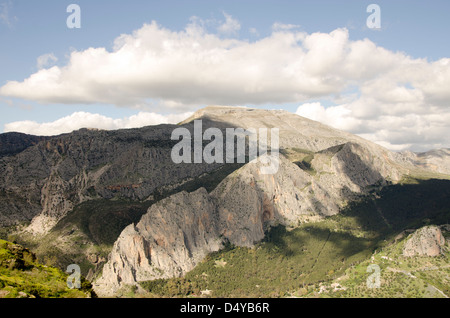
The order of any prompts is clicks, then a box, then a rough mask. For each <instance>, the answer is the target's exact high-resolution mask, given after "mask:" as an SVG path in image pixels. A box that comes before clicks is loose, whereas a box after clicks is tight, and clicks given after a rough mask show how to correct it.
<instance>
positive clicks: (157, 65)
mask: <svg viewBox="0 0 450 318" xmlns="http://www.w3.org/2000/svg"><path fill="white" fill-rule="evenodd" d="M224 17H225V21H224V22H223V23H222V24H221V25H219V26H218V30H217V31H218V33H217V34H214V33H211V32H209V31H208V30H207V28H206V26H208V25H209V26H210V25H211V22H208V21H203V20H201V19H199V18H192V19H191V22H190V23H189V24H188V25H187V26H186V27H185V29H184V30H181V31H172V30H168V29H166V28H163V27H162V26H160V25H158V24H157V23H156V22H152V23H150V24H146V25H144V26H142V27H141V28H140V29H138V30H135V31H134V32H133V33H132V34H123V35H121V36H119V37H118V38H116V39H115V41H114V48H113V49H112V50H111V51H108V50H107V49H106V48H103V47H98V48H89V49H86V50H83V51H74V52H72V53H71V55H70V61H69V62H68V63H67V65H65V66H53V67H47V68H42V69H40V70H38V71H37V72H35V73H34V74H31V75H30V76H29V77H28V78H26V79H25V80H23V81H22V82H18V81H9V82H7V83H6V84H5V85H4V86H3V87H0V95H3V96H5V97H8V98H9V97H16V98H22V99H27V100H33V101H37V102H41V103H65V104H71V103H72V104H76V103H86V104H95V103H106V104H114V105H118V106H124V107H135V108H138V107H141V106H142V105H145V106H146V107H147V108H145V109H147V110H149V111H161V107H163V108H165V109H166V110H167V109H170V111H171V112H180V111H188V110H192V109H194V106H195V108H197V107H198V106H199V105H205V104H217V105H248V104H251V105H258V104H283V103H297V102H298V103H302V102H303V101H311V100H321V99H328V100H332V101H334V102H335V103H336V105H335V106H331V107H328V108H325V107H323V106H322V105H320V104H319V105H317V104H316V105H309V106H305V105H303V106H300V107H299V111H298V112H299V113H300V114H307V115H308V116H312V117H314V119H316V120H319V121H323V122H324V123H327V124H329V125H331V126H335V127H337V128H339V129H343V130H347V131H350V132H353V133H358V134H361V135H364V136H367V137H368V138H371V140H374V141H377V142H379V143H384V144H386V145H390V147H391V148H392V149H394V148H397V149H398V148H402V147H410V146H411V147H418V148H420V147H429V146H439V145H441V146H446V147H450V144H449V143H450V142H449V141H447V140H448V138H446V136H448V135H449V134H450V131H449V129H448V126H449V125H448V122H449V121H448V120H449V119H450V116H449V113H450V110H449V107H450V89H449V87H450V58H443V59H440V60H438V61H433V62H430V61H428V60H426V59H413V58H411V57H409V56H408V55H406V54H405V53H402V52H392V51H390V50H387V49H385V48H383V47H380V46H377V45H376V44H375V43H373V42H372V41H370V40H368V39H364V40H358V41H352V40H350V38H349V33H348V30H347V29H336V30H334V31H332V32H330V33H321V32H317V33H312V34H308V33H305V32H301V31H300V30H299V29H298V26H295V25H283V24H280V23H278V24H274V25H273V32H272V34H270V35H269V36H266V37H264V38H259V37H258V39H255V40H253V41H248V40H240V39H238V38H236V37H234V36H233V33H236V32H237V31H238V30H239V29H240V27H241V25H240V23H239V21H237V20H236V19H234V18H233V17H232V16H230V15H228V14H226V13H224ZM45 62H52V59H51V58H50V57H49V59H47V60H46V61H45ZM44 64H45V63H43V64H42V65H44ZM154 105H156V106H154ZM152 107H153V108H152ZM158 107H159V109H158V110H155V108H158ZM141 109H143V108H142V107H141ZM442 119H445V120H447V121H446V122H445V121H444V122H443V121H442Z"/></svg>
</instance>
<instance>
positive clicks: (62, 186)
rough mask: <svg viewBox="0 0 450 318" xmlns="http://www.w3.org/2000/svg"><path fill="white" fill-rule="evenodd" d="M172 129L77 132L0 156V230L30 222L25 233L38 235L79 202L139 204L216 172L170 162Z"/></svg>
mask: <svg viewBox="0 0 450 318" xmlns="http://www.w3.org/2000/svg"><path fill="white" fill-rule="evenodd" d="M175 127H176V126H175V125H160V126H149V127H144V128H141V129H125V130H118V131H101V130H88V129H81V130H79V131H75V132H73V133H70V134H64V135H60V136H55V137H52V138H48V139H44V140H41V141H40V142H38V143H36V144H34V145H29V146H27V147H26V149H24V150H23V151H20V152H19V153H17V154H15V155H13V156H12V155H11V156H3V157H0V203H1V204H0V226H2V227H4V226H11V225H15V224H18V223H23V222H29V221H31V225H30V226H29V227H28V231H30V232H32V233H35V234H43V233H46V232H48V231H49V230H50V229H51V228H52V227H53V226H54V225H55V224H56V223H57V222H58V221H59V220H60V219H61V218H63V217H64V216H65V215H66V214H67V213H68V212H69V211H71V210H72V209H73V207H74V206H76V205H77V204H79V203H81V202H84V201H88V200H92V199H111V198H115V197H118V198H126V199H131V200H141V201H142V200H145V199H147V198H148V197H149V196H150V195H153V194H154V193H155V191H157V190H158V189H161V188H164V187H170V186H174V185H176V184H179V183H180V182H183V181H185V180H190V179H193V178H195V177H198V176H199V175H201V174H203V173H207V172H209V171H211V170H214V169H217V167H218V165H215V164H211V165H210V164H179V165H176V164H174V163H173V162H172V160H171V157H170V154H171V149H172V146H173V145H174V143H175V141H172V140H171V139H170V134H171V132H172V131H173V129H174V128H175ZM3 139H5V137H3ZM33 140H34V139H33ZM16 148H17V147H15V148H14V149H16ZM11 151H12V150H11Z"/></svg>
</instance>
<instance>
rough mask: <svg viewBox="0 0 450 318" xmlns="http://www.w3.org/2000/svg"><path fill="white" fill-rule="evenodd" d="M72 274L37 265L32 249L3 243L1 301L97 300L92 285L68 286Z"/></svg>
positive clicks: (0, 252) (84, 281)
mask: <svg viewBox="0 0 450 318" xmlns="http://www.w3.org/2000/svg"><path fill="white" fill-rule="evenodd" d="M67 278H68V274H66V273H63V272H62V271H61V270H60V269H58V268H54V267H51V266H46V265H42V264H40V263H38V262H37V261H36V256H35V255H34V254H33V253H32V252H30V251H29V250H28V249H26V248H24V247H22V246H20V245H18V244H14V243H11V242H8V241H4V240H0V298H86V297H93V296H95V293H94V292H93V291H92V286H91V284H90V283H89V282H88V281H86V280H85V279H82V280H81V288H80V289H76V288H73V289H70V288H69V287H68V286H67Z"/></svg>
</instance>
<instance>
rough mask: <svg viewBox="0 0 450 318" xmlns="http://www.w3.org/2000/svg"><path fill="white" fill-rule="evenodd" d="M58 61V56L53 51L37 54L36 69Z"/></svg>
mask: <svg viewBox="0 0 450 318" xmlns="http://www.w3.org/2000/svg"><path fill="white" fill-rule="evenodd" d="M57 61H58V58H57V57H56V56H55V55H54V54H53V53H46V54H43V55H41V56H39V57H38V58H37V60H36V66H37V68H38V69H42V68H44V67H48V66H50V65H53V64H54V63H56V62H57Z"/></svg>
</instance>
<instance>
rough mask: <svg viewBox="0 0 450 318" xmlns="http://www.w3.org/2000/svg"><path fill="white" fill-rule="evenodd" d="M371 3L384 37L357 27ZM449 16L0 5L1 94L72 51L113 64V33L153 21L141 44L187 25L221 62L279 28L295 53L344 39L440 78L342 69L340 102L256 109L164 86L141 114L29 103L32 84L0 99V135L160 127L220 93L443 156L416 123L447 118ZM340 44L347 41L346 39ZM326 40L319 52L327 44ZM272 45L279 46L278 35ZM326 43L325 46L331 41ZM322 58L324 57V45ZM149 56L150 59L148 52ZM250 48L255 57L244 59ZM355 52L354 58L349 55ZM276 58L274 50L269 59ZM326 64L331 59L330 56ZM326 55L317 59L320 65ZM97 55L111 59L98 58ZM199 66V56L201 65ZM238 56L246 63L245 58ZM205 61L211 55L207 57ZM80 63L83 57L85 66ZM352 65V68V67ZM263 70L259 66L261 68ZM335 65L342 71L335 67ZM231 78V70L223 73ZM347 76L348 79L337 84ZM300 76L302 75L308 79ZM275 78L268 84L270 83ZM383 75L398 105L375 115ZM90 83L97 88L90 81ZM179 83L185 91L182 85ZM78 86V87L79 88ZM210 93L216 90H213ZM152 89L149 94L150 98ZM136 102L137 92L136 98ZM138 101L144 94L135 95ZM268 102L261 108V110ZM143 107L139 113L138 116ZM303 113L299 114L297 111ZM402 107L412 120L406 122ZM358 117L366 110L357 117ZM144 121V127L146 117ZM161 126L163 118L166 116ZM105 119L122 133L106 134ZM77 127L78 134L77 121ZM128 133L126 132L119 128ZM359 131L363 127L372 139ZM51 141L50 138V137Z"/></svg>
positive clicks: (398, 6) (324, 7)
mask: <svg viewBox="0 0 450 318" xmlns="http://www.w3.org/2000/svg"><path fill="white" fill-rule="evenodd" d="M71 3H76V4H78V5H79V6H80V8H81V28H80V29H69V28H68V27H67V25H66V19H67V17H68V16H69V14H70V13H67V12H66V8H67V6H68V5H69V4H71ZM371 3H376V4H378V5H379V7H380V8H381V29H377V30H374V29H370V28H368V27H367V25H366V19H367V17H368V16H369V15H370V13H367V12H366V8H367V6H368V5H369V4H371ZM449 12H450V2H448V1H445V0H441V1H439V0H435V1H428V2H426V1H411V0H408V1H402V0H396V1H392V0H390V1H363V0H346V1H336V0H335V1H287V0H285V1H264V0H244V1H217V0H215V1H214V0H212V1H211V0H208V1H138V0H130V1H122V0H120V1H119V0H109V1H100V0H89V1H88V0H79V1H75V0H72V1H62V0H44V1H31V0H27V1H25V0H0V43H1V49H0V87H2V86H5V85H6V84H7V83H8V81H16V82H17V83H18V84H20V83H22V84H24V83H25V82H24V81H25V80H26V79H27V78H29V77H30V76H31V75H32V74H38V73H39V72H40V71H41V70H42V69H47V68H48V69H49V68H51V67H52V66H56V67H58V68H59V69H61V70H62V69H64V68H66V67H68V66H70V65H71V64H72V63H73V61H72V60H71V59H72V56H71V52H86V50H88V49H89V48H97V49H98V48H105V50H106V53H111V52H113V51H114V50H115V48H114V43H115V40H116V39H117V38H118V37H119V36H120V35H121V34H126V35H129V36H131V35H132V34H133V32H134V31H136V30H140V29H141V28H143V25H144V24H145V23H147V24H150V23H151V22H152V21H156V23H157V25H158V27H157V30H153V31H151V30H147V31H148V32H143V34H145V35H146V36H147V35H148V36H155V39H154V41H157V40H160V41H163V40H161V38H157V36H158V34H163V31H162V30H163V29H164V30H169V31H170V32H173V33H175V34H177V36H174V39H175V40H173V41H177V40H176V39H178V38H181V37H182V36H185V34H184V33H183V31H184V30H186V28H187V26H188V25H189V24H192V23H193V21H197V26H199V25H200V26H201V27H202V31H200V33H199V34H197V35H195V36H201V37H202V40H201V41H204V42H202V43H203V44H202V45H205V47H208V49H211V47H210V45H212V44H211V43H215V42H206V41H209V40H208V39H209V38H208V36H207V35H214V36H216V37H217V41H219V40H220V41H222V42H220V44H219V45H224V47H226V50H228V51H231V50H232V48H234V47H233V45H231V46H227V45H228V44H226V43H225V41H227V40H230V39H234V40H238V41H240V42H239V43H238V44H236V45H235V46H239V47H241V50H245V49H246V47H247V46H246V45H245V43H250V44H256V43H259V42H261V45H263V43H264V41H263V40H264V39H271V38H272V37H273V34H274V32H275V29H277V28H276V27H275V25H276V24H278V25H280V26H284V29H283V27H280V28H278V29H282V30H283V32H287V33H289V34H291V35H292V36H298V37H300V38H301V40H299V41H300V42H301V44H302V45H305V43H309V42H308V41H310V42H313V43H314V45H315V46H314V47H317V46H319V47H320V41H322V39H321V38H320V37H319V38H318V39H316V38H314V39H310V40H307V41H306V42H303V41H304V37H302V36H301V35H300V34H304V35H306V37H308V36H310V35H312V34H315V33H321V34H324V35H330V34H331V35H332V37H333V39H336V41H338V38H339V39H341V37H344V39H343V40H339V41H341V42H342V41H343V42H342V43H344V44H343V45H345V46H346V47H348V51H351V50H353V49H352V48H354V47H356V45H354V44H355V43H357V41H360V40H364V39H366V38H367V39H368V40H370V42H371V43H373V44H374V45H373V46H370V45H367V47H368V48H369V47H370V48H373V47H376V48H382V49H384V50H387V51H388V52H389V54H388V55H389V57H386V58H387V59H389V60H390V61H391V60H393V59H396V58H398V61H399V63H403V61H405V65H410V64H411V63H412V62H411V61H414V63H416V62H417V63H419V62H420V63H419V64H420V67H419V68H420V69H421V72H423V73H420V74H414V75H413V78H415V77H416V76H417V78H421V77H422V78H425V77H427V76H430V78H434V77H433V76H434V75H435V74H443V75H442V78H441V79H439V80H437V82H436V83H435V85H434V86H433V87H430V85H428V84H426V83H422V82H420V80H419V79H417V80H416V81H412V83H406V80H405V79H404V78H402V79H400V78H399V76H398V73H402V72H403V73H405V72H408V71H409V68H408V71H406V66H405V69H399V70H398V72H397V73H396V74H395V75H393V73H392V72H391V71H390V70H389V67H387V69H386V70H385V71H383V72H382V73H380V74H375V75H374V74H373V72H372V71H371V72H372V73H370V76H369V75H355V74H350V75H349V74H348V73H349V72H347V71H346V70H340V71H339V72H338V73H339V74H335V75H333V76H334V77H336V82H337V83H339V85H341V84H342V86H339V87H340V88H339V89H338V90H339V92H337V91H336V90H334V89H329V90H327V86H326V85H325V84H327V83H328V82H327V83H322V84H324V87H323V89H322V88H320V89H319V88H318V91H320V92H322V93H317V92H314V93H313V91H314V88H311V87H307V88H304V89H303V91H302V92H301V93H299V94H297V93H296V92H291V91H290V90H289V89H288V88H286V92H287V93H286V94H287V95H289V94H291V93H292V97H290V98H279V96H276V93H273V92H272V91H271V92H266V91H265V90H264V91H263V92H262V93H261V96H262V97H261V99H259V98H255V95H251V96H250V95H249V96H246V95H245V94H244V92H242V95H239V94H238V95H239V98H235V97H236V96H234V94H233V91H232V87H230V88H229V90H227V88H226V89H223V87H220V89H219V88H218V92H219V93H220V94H221V96H220V98H217V99H215V98H214V97H215V96H214V95H213V96H208V95H207V96H191V95H195V94H197V95H198V94H202V93H203V92H202V91H201V90H199V91H196V90H192V88H190V86H177V84H179V83H178V82H177V83H175V82H174V83H166V84H167V86H164V87H163V88H159V89H162V90H168V92H167V93H164V94H163V95H164V96H162V95H161V96H160V95H158V96H156V95H155V96H153V95H152V93H149V96H142V100H141V102H140V103H137V104H139V106H136V105H137V104H136V103H133V102H131V99H130V98H131V97H129V98H127V99H126V100H125V99H124V101H123V102H118V103H116V102H115V100H114V98H113V97H111V98H109V99H105V100H103V99H102V98H99V97H98V96H101V94H100V93H98V94H97V93H96V94H95V97H93V98H91V99H88V98H87V99H86V102H80V100H84V99H80V98H79V97H73V96H67V98H65V96H63V95H64V94H66V93H65V92H61V93H59V92H58V94H57V95H58V98H56V100H57V101H56V102H54V101H55V97H54V96H44V97H42V98H41V95H40V92H41V91H40V89H41V88H40V87H37V88H36V90H37V92H35V93H33V94H31V93H30V94H27V93H28V90H31V89H30V86H29V85H28V86H27V85H17V87H18V88H17V89H19V90H21V91H20V93H17V90H15V91H13V90H11V89H8V90H6V89H4V90H3V91H2V93H1V94H0V109H1V114H2V116H1V117H0V132H1V131H2V130H3V131H10V130H13V128H14V130H21V127H23V131H24V132H28V133H37V134H39V133H40V132H41V134H42V131H44V132H45V129H44V130H42V129H41V130H39V128H42V127H41V126H39V124H43V123H53V122H55V121H57V120H59V119H61V118H64V117H70V116H71V115H73V114H74V113H77V112H85V113H89V114H92V115H94V114H95V115H97V116H102V117H98V118H100V120H103V119H105V117H106V118H107V119H108V120H109V124H110V125H113V126H111V127H116V126H117V127H118V126H120V125H122V126H124V125H125V122H126V123H127V124H128V125H131V124H130V121H131V117H132V116H133V115H134V116H137V115H138V114H139V113H142V112H145V113H146V114H147V115H148V114H153V113H157V114H159V115H161V116H163V117H164V116H169V115H170V114H180V113H181V114H186V113H187V112H190V111H195V110H196V108H200V107H203V106H205V105H206V104H217V103H218V102H220V103H223V102H224V101H227V94H229V95H230V101H233V102H230V104H236V103H238V104H240V105H247V106H252V107H263V108H283V109H286V110H289V111H292V112H293V113H295V112H297V113H298V114H300V115H302V116H308V117H310V118H312V119H315V120H319V121H322V122H325V123H326V124H330V125H333V126H335V127H337V128H339V129H344V130H347V131H350V132H353V133H357V134H360V135H362V136H363V137H366V138H368V139H372V140H373V141H375V142H378V143H380V144H382V145H384V146H387V147H388V148H391V149H394V150H403V149H412V150H424V149H426V148H429V147H450V143H449V142H448V141H447V139H448V138H446V136H443V135H440V134H442V133H447V132H448V131H447V130H446V129H447V128H448V127H447V126H448V125H446V124H445V123H442V122H440V121H437V122H433V118H431V117H430V118H425V117H424V116H423V114H429V113H430V111H431V112H433V114H434V115H436V116H437V117H439V116H440V117H442V118H447V117H446V116H447V115H448V114H449V113H450V111H449V109H448V108H449V107H450V103H449V102H450V101H449V100H448V99H447V95H446V93H445V91H444V92H443V89H442V87H445V85H446V84H449V87H450V83H449V82H448V77H447V74H448V73H449V72H448V68H449V66H448V65H447V64H446V63H445V61H446V59H447V58H448V57H450V41H448V34H449V31H450V22H449V20H448V14H449ZM193 17H197V20H194V19H193ZM227 17H228V18H227ZM228 19H229V20H228ZM227 22H230V24H226V23H227ZM221 26H228V27H231V28H232V29H231V31H230V32H228V31H227V32H225V31H224V32H221V31H220V30H221V29H220V27H221ZM294 26H295V27H294ZM337 29H339V30H345V32H341V33H339V34H337V33H336V32H335V33H333V31H335V30H337ZM222 30H225V29H222ZM345 36H347V37H348V38H345ZM325 38H326V37H324V41H326V39H325ZM187 39H188V40H192V39H193V38H192V37H187ZM129 40H130V41H131V40H133V41H137V40H138V39H137V36H136V38H134V39H129ZM150 40H152V39H150ZM180 41H181V40H180ZM215 41H216V40H215ZM279 41H283V40H282V39H281V36H280V37H279ZM267 42H268V43H272V44H268V45H276V43H283V42H277V41H273V42H271V41H267ZM341 42H339V43H341ZM134 43H135V42H134ZM217 43H219V42H217ZM273 43H275V44H273ZM326 43H327V44H326V45H328V44H330V43H331V42H326ZM178 44H179V43H177V44H176V45H178ZM366 44H367V43H366ZM330 45H331V44H330ZM352 45H353V46H352ZM255 46H256V45H255ZM291 46H292V45H291ZM149 47H150V44H149ZM258 47H260V46H258ZM299 47H301V45H300V46H299ZM324 47H325V48H326V49H327V50H328V48H327V46H324ZM152 49H154V48H153V47H152ZM255 49H256V48H252V50H255ZM268 49H269V48H268ZM270 49H272V48H270ZM297 49H298V48H297ZM149 50H150V49H149ZM354 51H355V52H356V49H355V50H354ZM378 51H380V50H378ZM239 52H240V51H239ZM249 52H250V51H249ZM251 52H254V51H251ZM275 52H276V51H275V50H274V54H275ZM293 52H295V51H293ZM351 52H353V51H351ZM397 52H401V53H400V54H401V57H395V54H396V53H397ZM50 54H51V56H52V57H51V58H48V59H47V62H48V63H46V64H45V63H44V64H43V65H41V66H40V67H38V58H39V57H42V56H45V55H47V57H48V56H49V55H50ZM328 54H333V53H332V52H331V51H330V52H329V53H328ZM376 54H381V55H380V59H381V58H384V57H385V56H386V54H384V53H380V52H378V53H374V56H376V57H377V56H378V55H376ZM326 55H327V54H325V57H324V58H326ZM368 55H369V56H370V55H371V54H370V53H369V54H368ZM105 56H110V55H109V54H106V55H105ZM199 56H203V55H201V54H200V55H199ZM243 56H246V55H245V54H244V55H243ZM289 56H291V55H289ZM208 57H211V56H210V55H208ZM353 57H354V54H350V53H349V57H343V58H344V59H345V60H346V61H347V60H348V59H349V58H353ZM83 58H85V56H84V55H83ZM177 58H178V57H177ZM197 58H198V57H197ZM263 58H267V61H266V62H267V63H271V60H270V59H269V57H263ZM288 58H289V57H288ZM360 60H361V58H359V60H358V61H360ZM367 60H370V59H367ZM378 60H379V59H377V61H378ZM226 61H229V59H226ZM262 61H263V62H264V61H265V60H262ZM288 61H290V60H288ZM436 61H441V62H442V63H441V64H442V66H440V64H439V65H435V64H433V63H434V62H436ZM259 62H261V61H259ZM319 62H320V61H319ZM328 62H329V61H328ZM328 62H327V63H328ZM236 63H237V62H236V61H235V60H233V61H232V62H230V66H231V65H234V66H235V65H240V64H236ZM246 63H247V65H248V64H251V63H252V60H251V59H249V61H246ZM255 63H257V62H255ZM286 63H288V62H286ZM293 63H294V61H293ZM330 63H331V62H330ZM335 63H340V62H338V61H335ZM355 63H356V62H354V61H353V62H352V64H351V66H354V65H355ZM358 63H361V65H359V64H358V66H357V68H368V69H370V68H371V67H372V65H373V63H372V64H371V62H370V61H368V62H366V64H364V63H363V62H358ZM330 65H331V64H330ZM383 65H384V64H383ZM351 66H350V67H351ZM330 67H331V68H330V70H329V71H330V72H334V71H335V70H336V65H333V66H330ZM441 68H442V70H441ZM238 71H239V70H231V69H230V72H238ZM316 71H317V70H315V71H314V72H316ZM218 72H219V73H218V74H222V75H223V74H224V73H223V70H222V69H221V70H219V71H218ZM317 72H319V71H317ZM317 72H316V73H317ZM380 72H381V71H380ZM316 73H314V74H316ZM344 73H345V74H346V75H342V74H344ZM388 73H389V74H388ZM70 74H72V75H71V76H75V74H77V73H75V72H72V73H70ZM308 74H309V75H311V73H308ZM327 74H328V73H327ZM433 74H434V75H433ZM188 75H189V74H187V75H186V76H188ZM278 75H279V74H275V76H278ZM316 75H317V74H316ZM204 76H207V75H204ZM321 76H322V75H321ZM333 76H332V77H333ZM383 76H385V77H386V80H385V81H384V82H390V80H391V79H393V78H395V80H392V83H393V85H394V86H395V91H394V90H393V94H394V95H395V94H397V95H395V96H394V95H392V96H393V97H391V100H387V101H386V100H383V103H384V104H383V105H384V106H383V105H381V104H380V103H381V101H380V100H378V101H374V95H370V94H375V95H376V94H377V93H376V92H386V88H382V87H381V84H380V83H377V82H376V79H377V78H380V77H383ZM388 76H389V77H388ZM369 77H370V78H369ZM67 78H70V76H65V77H61V78H59V79H58V80H59V81H62V80H63V79H67ZM321 78H323V76H322V77H321ZM95 80H96V81H100V80H99V79H95ZM165 80H166V79H165ZM315 80H317V78H316V77H314V78H313V79H312V80H311V81H312V82H314V81H315ZM179 81H182V79H180V80H179ZM45 83H46V82H43V83H40V84H39V85H45ZM69 84H70V83H69ZM69 84H68V85H69ZM77 84H79V83H78V82H77ZM100 84H101V85H102V90H104V91H108V87H107V84H105V83H100ZM100 84H99V85H100ZM216 84H217V85H219V84H220V83H216ZM171 85H172V86H171ZM264 85H265V84H262V83H259V82H255V84H254V85H253V86H252V89H260V88H261V87H262V88H261V89H264V87H265V86H264ZM158 87H159V86H158ZM8 88H10V87H8ZM214 88H217V87H215V86H214V87H213V89H211V90H210V91H211V92H212V93H211V94H213V93H214V92H215V90H214ZM328 88H329V87H328ZM45 89H46V88H45V87H43V90H42V91H45ZM135 89H136V88H135V87H132V88H130V91H134V90H135ZM152 89H153V87H150V90H149V91H152ZM154 89H155V90H156V88H154ZM171 89H173V90H183V89H186V90H192V94H191V95H189V94H184V95H177V94H172V95H176V96H172V95H171V92H170V90H171ZM246 89H247V90H248V89H250V88H246ZM205 90H207V89H205ZM377 90H378V91H377ZM50 91H51V90H50ZM136 91H138V90H137V89H136ZM280 91H284V88H283V87H281V86H280ZM138 92H139V94H141V91H138ZM433 92H436V94H435V95H433V96H437V97H436V98H435V99H433V98H432V96H431V95H432V93H433ZM69 93H71V92H69ZM47 95H48V94H47ZM68 95H70V94H68ZM337 95H339V97H338V98H337V97H336V96H337ZM387 95H389V94H387ZM406 95H407V96H406ZM36 96H38V97H36ZM114 96H116V95H114ZM266 96H267V101H265V99H264V98H265V97H266ZM330 96H332V97H330ZM361 96H362V97H361ZM389 96H391V95H389ZM399 96H400V97H401V98H400V97H399ZM412 96H415V97H416V98H417V100H413V99H412V98H413V97H412ZM430 96H431V97H430ZM116 97H117V96H116ZM208 98H210V100H211V102H209V100H208ZM233 98H234V99H233ZM387 98H388V97H386V99H387ZM399 98H400V99H402V100H401V103H399V102H398V100H399ZM363 102H364V103H365V104H364V105H369V104H370V103H372V102H373V103H374V104H373V105H375V106H371V107H372V108H371V110H367V109H365V108H364V107H366V108H367V107H368V106H364V107H359V106H358V105H360V104H361V103H363ZM375 102H378V104H375ZM390 103H396V104H395V107H397V108H395V109H396V110H398V111H396V112H392V111H390V109H393V107H389V106H386V105H389V104H390ZM143 104H145V105H144V106H142V105H143ZM400 104H401V105H400ZM154 105H157V106H154ZM166 105H169V106H166ZM170 105H172V106H170ZM301 105H303V107H300V106H301ZM370 105H372V104H370ZM357 107H359V108H357ZM408 107H409V108H410V109H411V110H412V111H408V110H407V109H408ZM362 109H363V110H364V111H361V110H362ZM402 111H404V112H407V114H408V116H409V117H408V118H409V119H408V121H405V120H404V118H405V117H406V116H404V115H402V113H401V112H402ZM361 112H362V113H363V114H362V113H361ZM180 116H181V115H180ZM336 116H337V117H336ZM383 116H384V117H383ZM386 116H387V117H386ZM163 117H158V116H156V117H155V118H156V119H155V121H156V122H157V121H158V120H161V118H163ZM74 118H75V117H74ZM76 118H78V120H80V121H82V120H83V119H82V118H84V117H83V116H81V117H80V116H78V117H76ZM133 118H134V117H133ZM145 118H147V119H148V118H149V116H146V117H145ZM164 118H166V119H167V117H164ZM171 118H172V121H173V120H175V119H177V118H178V117H176V116H175V115H174V116H173V117H171ZM330 118H338V121H333V120H331V119H330ZM449 118H450V117H449ZM141 119H142V118H141ZM114 120H118V121H119V122H114V124H112V121H114ZM387 120H392V122H391V124H390V126H392V125H394V126H396V127H395V129H392V127H391V128H390V127H385V126H383V125H382V124H381V123H382V122H386V121H387ZM25 121H28V123H25ZM30 121H31V122H33V125H31V126H30V125H29V124H30V123H29V122H30ZM92 122H95V119H94V120H93V119H92V118H89V120H87V122H86V125H92ZM141 122H143V121H137V124H136V125H138V124H139V123H141ZM150 122H151V120H150ZM11 123H16V125H9V126H8V124H11ZM144 123H145V121H144ZM77 124H78V125H82V122H81V123H80V122H79V123H77ZM114 125H115V126H114ZM411 126H414V127H415V130H414V133H411V131H409V130H408V129H410V128H411ZM30 127H31V128H30ZM74 127H75V126H74ZM108 127H109V126H108ZM125 127H127V126H126V125H125ZM367 127H371V129H368V128H367ZM402 127H403V128H404V129H403V128H402ZM433 127H434V128H433ZM436 127H437V128H436ZM75 128H76V127H75ZM33 129H34V130H33ZM55 131H57V129H56V130H55ZM50 133H51V131H49V134H50ZM447 136H448V134H447Z"/></svg>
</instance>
